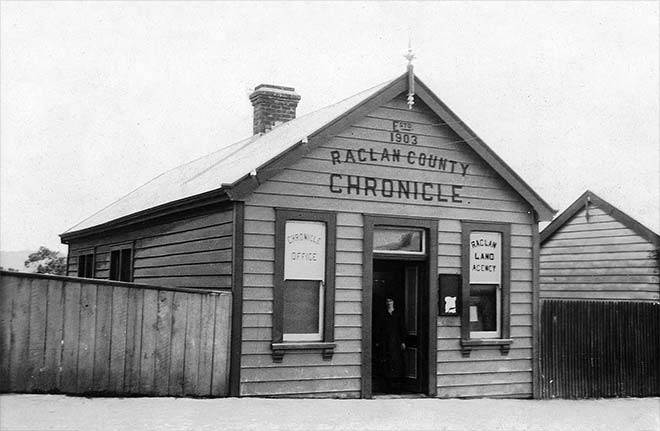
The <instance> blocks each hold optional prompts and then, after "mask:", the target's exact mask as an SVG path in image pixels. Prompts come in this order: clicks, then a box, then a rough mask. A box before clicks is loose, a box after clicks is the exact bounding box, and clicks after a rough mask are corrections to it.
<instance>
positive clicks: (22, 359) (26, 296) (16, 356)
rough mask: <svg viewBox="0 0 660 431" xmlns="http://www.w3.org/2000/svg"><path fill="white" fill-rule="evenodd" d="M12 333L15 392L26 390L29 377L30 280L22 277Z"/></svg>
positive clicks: (12, 365) (10, 378)
mask: <svg viewBox="0 0 660 431" xmlns="http://www.w3.org/2000/svg"><path fill="white" fill-rule="evenodd" d="M11 329H12V334H11V348H10V358H11V359H10V360H11V374H10V376H9V380H10V384H11V387H12V388H13V390H14V391H15V392H25V391H26V389H27V381H28V378H29V366H28V365H29V341H30V340H29V335H30V280H29V279H26V278H24V279H21V280H20V281H19V283H18V286H17V289H16V297H15V298H14V308H13V310H12V327H11Z"/></svg>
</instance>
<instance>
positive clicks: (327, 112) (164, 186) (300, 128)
mask: <svg viewBox="0 0 660 431" xmlns="http://www.w3.org/2000/svg"><path fill="white" fill-rule="evenodd" d="M391 82H393V81H387V82H384V83H382V84H380V85H377V86H375V87H373V88H370V89H368V90H365V91H362V92H360V93H358V94H356V95H354V96H352V97H349V98H347V99H344V100H342V101H340V102H338V103H335V104H333V105H330V106H327V107H325V108H322V109H319V110H318V111H315V112H312V113H309V114H306V115H303V116H301V117H299V118H296V119H294V120H291V121H289V122H287V123H284V124H281V125H279V126H277V127H275V128H274V129H273V130H272V131H270V132H268V133H266V134H262V135H255V136H252V137H250V138H247V139H244V140H242V141H239V142H236V143H235V144H232V145H230V146H228V147H225V148H222V149H220V150H218V151H215V152H213V153H211V154H209V155H206V156H203V157H200V158H199V159H196V160H193V161H191V162H188V163H185V164H183V165H181V166H178V167H176V168H174V169H171V170H169V171H167V172H165V173H163V174H161V175H159V176H157V177H156V178H154V179H153V180H151V181H149V182H148V183H146V184H144V185H143V186H141V187H138V188H137V189H135V190H134V191H132V192H131V193H129V194H127V195H126V196H124V197H122V198H120V199H118V200H117V201H115V202H113V203H112V204H110V205H108V206H107V207H105V208H103V209H102V210H100V211H98V212H97V213H95V214H94V215H92V216H90V217H88V218H87V219H85V220H83V221H82V222H80V223H78V224H77V225H75V226H73V227H72V228H70V229H69V230H67V231H66V232H65V234H69V233H72V232H75V231H79V230H83V229H88V228H91V227H94V226H98V225H101V224H104V223H107V222H109V221H112V220H115V219H118V218H121V217H125V216H128V215H131V214H134V213H137V212H140V211H143V210H147V209H150V208H154V207H157V206H160V205H164V204H167V203H170V202H175V201H178V200H181V199H185V198H189V197H193V196H196V195H200V194H203V193H207V192H211V191H213V190H219V189H221V188H222V187H223V185H227V184H234V183H236V182H237V181H238V180H240V179H241V178H243V177H245V176H246V175H248V174H249V173H250V172H252V171H254V170H256V169H258V168H259V167H261V166H262V165H264V164H266V163H267V162H268V161H270V160H272V159H274V158H275V157H277V156H279V155H280V154H282V153H284V152H286V151H287V150H288V149H290V148H291V147H292V146H294V145H296V144H297V143H298V142H300V141H301V140H303V139H305V138H306V137H307V136H309V135H311V134H313V133H314V132H315V131H317V130H319V129H321V128H322V127H324V126H325V125H327V124H329V123H331V122H333V121H334V120H336V119H337V118H338V117H340V116H341V115H342V114H344V113H345V112H346V111H348V110H350V109H351V108H353V107H355V106H357V105H358V104H360V103H361V102H363V101H364V100H366V99H368V98H369V97H371V96H373V95H374V94H376V93H377V92H378V91H379V90H381V89H383V88H384V87H386V86H387V85H389V84H390V83H391Z"/></svg>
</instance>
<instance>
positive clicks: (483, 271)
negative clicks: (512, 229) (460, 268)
mask: <svg viewBox="0 0 660 431" xmlns="http://www.w3.org/2000/svg"><path fill="white" fill-rule="evenodd" d="M501 280H502V234H501V233H499V232H470V284H500V283H501Z"/></svg>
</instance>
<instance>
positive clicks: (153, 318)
mask: <svg viewBox="0 0 660 431" xmlns="http://www.w3.org/2000/svg"><path fill="white" fill-rule="evenodd" d="M157 313H158V291H157V290H153V289H147V290H144V306H143V313H142V349H141V355H142V357H141V360H140V370H141V371H140V394H142V395H151V394H153V393H154V363H155V352H156V334H157V332H156V326H157Z"/></svg>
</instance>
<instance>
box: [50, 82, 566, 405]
mask: <svg viewBox="0 0 660 431" xmlns="http://www.w3.org/2000/svg"><path fill="white" fill-rule="evenodd" d="M413 93H414V104H413V105H412V106H411V105H410V104H409V103H408V102H409V101H410V95H411V94H413ZM250 99H251V101H252V103H253V105H254V107H255V119H254V127H255V134H254V136H252V137H251V138H248V139H246V140H244V141H241V142H238V143H236V144H234V145H231V146H228V147H226V148H224V149H222V150H219V151H218V152H216V153H213V154H211V155H209V156H206V157H203V158H201V159H198V160H195V161H192V162H190V163H188V164H186V165H183V166H181V167H179V168H176V169H174V170H172V171H169V172H166V173H165V174H163V175H161V176H159V177H157V178H155V179H154V180H153V181H151V182H149V183H147V184H146V185H144V186H142V187H141V188H138V189H136V190H135V191H134V192H133V193H131V194H129V195H127V196H126V197H124V198H122V199H120V200H119V201H117V202H115V203H113V204H112V205H110V206H108V207H107V208H105V209H103V210H101V211H99V212H98V213H96V214H95V215H93V216H92V217H90V218H89V219H87V220H85V221H83V222H82V223H80V224H79V225H77V226H75V227H74V228H72V229H71V230H69V231H67V232H66V233H64V234H62V240H63V241H64V242H65V243H68V244H69V250H70V251H69V272H70V274H71V275H76V274H77V275H80V276H92V277H100V278H117V279H122V280H124V279H125V280H127V281H135V282H141V283H147V284H157V285H166V286H178V287H187V288H210V289H223V290H226V291H227V292H231V294H232V298H233V299H232V301H233V307H232V319H231V321H232V326H231V328H230V329H229V328H228V330H230V331H231V351H230V370H229V373H228V375H229V385H228V387H229V393H230V394H231V395H235V396H302V397H365V398H369V397H372V396H373V395H374V394H380V393H382V394H386V393H391V392H403V393H408V394H424V395H428V396H438V397H475V396H512V397H530V396H532V393H533V378H532V370H533V368H534V361H533V357H534V355H535V353H536V351H535V346H534V331H535V330H536V324H535V319H534V313H535V310H536V304H537V301H536V299H537V296H536V295H537V293H538V285H537V280H538V265H537V264H538V253H539V234H538V222H539V221H543V220H550V219H551V218H552V215H553V214H554V211H553V210H552V208H550V207H549V205H548V204H547V203H546V202H545V201H543V199H541V198H540V197H539V196H538V194H536V193H535V192H534V191H533V190H532V189H531V188H530V187H529V186H528V185H527V184H526V183H525V182H524V181H523V180H522V179H521V178H520V177H519V176H518V175H517V174H516V173H515V172H514V171H513V170H512V169H511V168H510V167H509V166H508V165H507V164H506V163H505V162H504V161H503V160H502V159H501V158H499V157H498V156H497V155H496V154H495V153H494V152H493V151H492V150H491V149H490V148H489V147H488V146H487V145H486V144H485V143H484V142H483V141H482V140H481V139H479V137H478V136H477V135H476V134H475V133H474V132H473V131H472V130H471V129H470V128H469V127H468V126H467V125H466V124H464V123H463V122H462V121H461V120H460V119H459V118H458V117H457V116H456V115H455V114H454V113H453V112H452V111H451V110H450V109H449V108H448V107H447V106H446V105H444V103H442V101H441V100H440V99H439V98H438V97H437V96H436V95H435V94H433V92H432V91H431V90H430V89H429V88H428V87H427V86H426V85H425V84H424V83H423V82H422V81H421V80H420V79H419V78H417V77H415V76H413V75H412V72H411V71H409V73H407V74H404V75H402V76H400V77H398V78H396V79H394V80H392V81H388V82H386V83H383V84H381V85H378V86H376V87H373V88H371V89H368V90H366V91H364V92H361V93H359V94H357V95H355V96H353V97H350V98H348V99H345V100H343V101H340V102H338V103H336V104H334V105H331V106H329V107H326V108H323V109H321V110H319V111H316V112H313V113H310V114H307V115H304V116H301V117H299V118H294V117H295V107H296V103H297V101H298V99H299V96H298V95H297V94H296V93H295V91H294V90H293V89H292V88H288V87H279V86H260V87H257V89H255V93H254V94H253V95H252V96H251V97H250ZM292 118H294V119H292ZM87 268H89V269H87ZM122 277H125V278H122ZM386 299H387V300H386ZM388 322H390V323H388ZM392 322H393V323H392ZM393 340H396V343H394V341H393Z"/></svg>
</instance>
